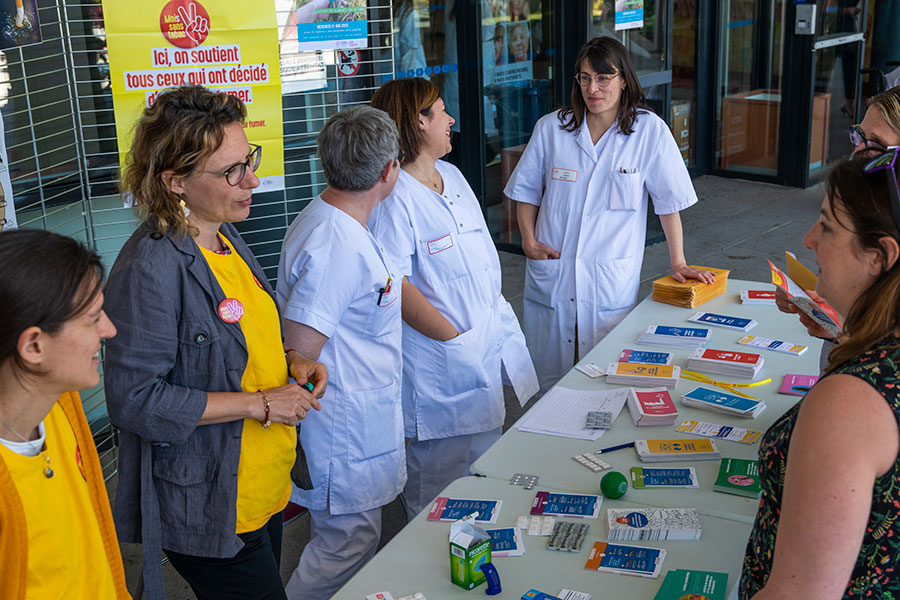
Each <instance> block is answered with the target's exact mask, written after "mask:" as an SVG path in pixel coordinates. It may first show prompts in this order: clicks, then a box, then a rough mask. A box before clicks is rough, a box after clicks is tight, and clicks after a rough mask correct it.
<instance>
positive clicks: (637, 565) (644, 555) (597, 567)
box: [584, 542, 666, 579]
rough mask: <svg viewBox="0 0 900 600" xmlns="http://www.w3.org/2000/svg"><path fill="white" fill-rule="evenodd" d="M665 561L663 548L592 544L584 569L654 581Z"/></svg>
mask: <svg viewBox="0 0 900 600" xmlns="http://www.w3.org/2000/svg"><path fill="white" fill-rule="evenodd" d="M665 559H666V551H665V550H664V549H663V548H649V547H647V546H629V545H626V544H613V543H611V542H594V547H593V548H591V554H590V556H588V560H587V562H586V563H585V565H584V568H585V569H588V570H589V571H601V572H606V573H618V574H620V575H637V576H638V577H651V578H653V579H655V578H657V577H659V573H660V571H661V570H662V566H663V561H664V560H665Z"/></svg>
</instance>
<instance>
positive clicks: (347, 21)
mask: <svg viewBox="0 0 900 600" xmlns="http://www.w3.org/2000/svg"><path fill="white" fill-rule="evenodd" d="M296 2H297V12H296V19H297V45H298V47H299V49H300V51H301V52H307V51H310V50H342V49H344V48H367V47H368V42H369V35H368V29H369V23H368V21H367V20H366V0H296Z"/></svg>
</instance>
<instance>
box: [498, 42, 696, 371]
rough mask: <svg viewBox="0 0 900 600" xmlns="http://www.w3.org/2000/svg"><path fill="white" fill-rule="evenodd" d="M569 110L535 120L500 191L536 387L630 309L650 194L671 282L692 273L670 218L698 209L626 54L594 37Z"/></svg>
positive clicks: (581, 56) (676, 222)
mask: <svg viewBox="0 0 900 600" xmlns="http://www.w3.org/2000/svg"><path fill="white" fill-rule="evenodd" d="M575 68H576V71H577V74H576V76H575V82H574V84H573V87H572V98H571V101H572V105H571V106H568V107H566V108H563V109H562V110H559V111H556V112H554V113H551V114H548V115H545V116H544V117H542V118H541V119H540V120H539V121H538V123H537V125H535V128H534V133H533V134H532V137H531V140H530V141H529V142H528V146H527V148H526V149H525V152H524V153H523V154H522V158H521V160H520V161H519V163H518V165H517V166H516V169H515V171H514V172H513V174H512V176H511V177H510V179H509V182H508V183H507V185H506V188H505V189H504V191H503V193H504V194H505V195H506V196H507V197H508V198H510V199H512V200H514V201H516V202H517V203H518V205H517V216H518V221H519V229H520V230H521V232H522V248H523V249H524V251H525V256H526V257H527V258H528V260H527V263H526V274H525V315H524V328H525V337H526V339H527V340H528V347H529V349H531V354H532V358H533V359H534V364H535V367H536V368H537V370H538V377H539V379H540V384H541V387H542V388H547V387H549V386H551V385H553V384H554V383H556V381H557V380H558V379H559V378H560V377H562V375H563V374H565V373H566V371H568V370H569V369H570V368H571V367H572V365H573V364H574V363H575V362H576V361H577V360H578V359H579V358H580V357H583V356H584V355H585V354H587V352H588V351H590V349H591V348H593V347H594V345H596V344H597V342H599V341H600V340H601V339H603V337H604V336H605V335H606V334H607V333H609V331H610V330H611V329H612V328H613V327H614V326H615V325H616V324H617V323H618V322H619V321H621V320H622V319H623V318H624V317H625V315H626V314H628V312H629V311H630V310H631V309H632V307H633V306H634V304H635V301H636V299H637V291H638V284H639V283H640V272H641V262H642V260H643V253H644V239H645V236H646V223H647V207H648V197H652V198H653V208H654V210H655V212H656V214H657V215H659V219H660V222H661V223H662V227H663V231H664V232H665V235H666V241H667V242H668V247H669V260H670V262H671V267H672V276H673V277H675V279H677V280H679V281H684V280H685V278H694V279H699V280H701V281H705V282H708V283H711V282H712V281H713V275H712V274H711V273H709V272H707V271H699V270H696V269H692V268H690V267H688V265H687V262H686V261H685V259H684V251H683V246H682V230H681V217H680V216H679V214H678V211H680V210H683V209H685V208H687V207H689V206H691V205H692V204H694V203H695V202H696V201H697V195H696V194H695V193H694V188H693V186H692V184H691V179H690V176H689V175H688V172H687V169H686V168H685V165H684V161H683V160H682V158H681V154H680V153H679V151H678V147H677V145H676V143H675V140H674V138H673V137H672V134H671V133H670V132H669V128H668V126H667V125H666V124H665V122H664V121H663V120H662V119H660V118H659V117H657V116H656V115H655V114H653V113H652V112H650V111H649V110H648V109H646V108H645V107H644V94H643V91H642V90H641V87H640V84H639V83H638V79H637V75H636V74H635V72H634V68H633V67H632V65H631V59H630V57H629V56H628V52H627V51H626V50H625V47H624V46H623V45H622V44H621V43H619V42H618V41H616V40H615V39H613V38H610V37H600V38H594V39H592V40H591V41H589V42H588V43H587V44H586V45H585V46H584V47H583V48H582V49H581V51H580V52H579V53H578V57H577V59H576V61H575Z"/></svg>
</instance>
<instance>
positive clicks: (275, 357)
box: [106, 86, 327, 600]
mask: <svg viewBox="0 0 900 600" xmlns="http://www.w3.org/2000/svg"><path fill="white" fill-rule="evenodd" d="M245 117H246V110H245V108H244V105H243V103H242V102H241V101H240V100H238V99H237V98H235V97H233V96H229V95H227V94H224V93H214V92H211V91H209V90H206V89H204V88H202V87H199V86H185V87H180V88H176V89H174V90H171V91H167V92H165V93H163V94H160V95H159V97H158V98H157V99H156V102H155V103H154V104H153V105H152V106H151V107H149V108H147V109H146V110H145V111H144V114H143V117H142V118H141V120H140V121H139V122H138V124H137V127H136V130H135V135H134V143H133V144H132V147H131V150H130V151H129V153H128V157H127V159H126V162H125V166H124V169H123V173H122V184H121V187H122V191H123V192H127V193H130V194H131V196H132V197H133V198H134V202H135V204H136V206H137V209H138V211H139V214H140V215H141V216H142V217H143V219H144V222H143V223H142V224H141V225H140V226H139V227H138V229H137V231H135V232H134V234H133V235H132V236H131V238H130V239H129V240H128V241H127V242H126V243H125V245H124V246H123V248H122V250H121V252H120V253H119V256H118V258H117V259H116V262H115V265H113V268H112V271H111V273H110V276H109V282H108V284H107V290H106V298H107V307H108V312H109V316H110V318H111V319H112V321H113V323H115V324H116V326H117V327H118V329H119V336H118V337H117V338H114V343H110V344H108V346H107V353H106V401H107V404H108V406H109V414H110V418H111V419H112V421H113V423H115V424H116V425H117V426H118V427H119V428H121V438H120V450H119V485H118V491H117V493H116V502H115V509H114V517H115V519H116V523H117V527H118V531H119V534H120V537H121V539H122V540H124V541H128V542H142V543H143V545H144V549H143V550H144V560H143V563H144V573H145V575H146V584H147V595H148V597H150V598H161V597H164V592H163V589H162V586H163V582H162V577H161V570H160V560H161V557H162V552H163V551H164V552H165V554H166V556H168V558H169V560H170V561H171V563H172V565H173V566H174V567H175V569H176V570H177V571H178V572H179V574H181V575H182V577H184V579H185V580H186V581H187V582H188V584H189V585H190V586H191V588H192V589H193V591H194V593H195V594H196V595H197V597H198V598H201V599H202V598H215V599H217V600H219V599H223V598H284V597H285V595H284V589H283V587H282V583H281V576H280V574H279V561H280V556H281V527H282V511H283V510H284V507H285V506H286V505H287V502H288V499H289V498H290V495H291V469H292V467H293V466H294V464H295V460H297V430H296V429H295V425H296V424H297V422H298V421H299V420H300V419H303V418H304V417H305V416H306V413H307V411H309V410H310V409H315V410H319V409H320V405H319V402H318V399H317V398H318V397H321V395H322V394H323V393H324V390H325V386H326V383H327V373H326V370H325V367H324V365H322V364H321V363H318V362H315V361H312V360H307V359H305V358H304V357H303V356H301V355H300V354H299V353H298V352H296V351H295V350H292V349H290V348H285V347H284V344H283V341H282V339H283V336H282V330H281V319H280V317H279V314H278V308H277V306H276V304H275V300H274V297H273V292H272V288H271V287H270V286H269V282H268V281H267V279H266V276H265V274H264V273H263V270H262V268H261V267H260V265H259V263H258V262H257V261H256V259H255V258H254V256H253V253H252V252H251V251H250V249H249V248H248V247H247V244H245V243H244V241H243V240H242V239H241V236H240V235H239V234H238V232H237V229H235V227H234V225H232V223H236V222H239V221H243V220H244V219H246V218H247V217H248V216H249V214H250V205H251V203H252V196H253V190H254V188H256V187H257V186H258V185H259V178H258V177H257V176H256V174H255V171H256V169H257V167H258V166H259V164H260V158H261V151H262V149H261V148H260V147H259V146H256V145H254V144H250V143H249V142H248V141H247V137H246V135H244V128H243V122H244V119H245ZM289 376H292V377H294V379H295V380H296V384H289V382H288V377H289ZM307 382H310V383H313V384H315V386H314V387H312V386H310V387H312V390H311V391H310V390H308V389H307V388H306V387H301V384H306V383H307Z"/></svg>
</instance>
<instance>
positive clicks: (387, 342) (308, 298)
mask: <svg viewBox="0 0 900 600" xmlns="http://www.w3.org/2000/svg"><path fill="white" fill-rule="evenodd" d="M389 265H390V262H389V261H388V260H387V259H386V258H385V256H384V252H383V251H382V250H381V247H380V246H379V244H378V242H376V241H375V238H373V237H372V235H371V234H369V233H368V232H367V231H366V229H365V228H364V227H363V226H362V225H360V223H359V222H357V221H356V220H355V219H354V218H353V217H351V216H350V215H348V214H347V213H345V212H344V211H342V210H339V209H337V208H335V207H333V206H331V205H330V204H328V203H326V202H324V201H323V200H322V199H321V197H317V198H315V199H314V200H313V201H312V202H310V203H309V205H308V206H307V207H306V208H305V209H303V211H302V212H301V213H300V214H299V215H297V218H296V219H294V222H293V223H292V224H291V226H290V228H289V229H288V232H287V235H286V236H285V239H284V246H283V247H282V250H281V260H280V261H279V264H278V285H277V287H276V297H277V300H278V306H279V308H280V309H281V314H282V316H283V318H285V319H289V320H291V321H295V322H297V323H303V324H305V325H308V326H309V327H312V328H313V329H315V330H316V331H318V332H320V333H322V334H323V335H325V336H327V337H328V341H327V342H325V345H324V347H323V348H322V352H321V354H320V356H319V360H320V361H321V362H322V363H324V364H325V366H327V367H328V389H327V390H326V392H325V396H324V397H323V398H322V400H321V403H322V410H321V412H316V411H309V413H307V415H306V418H305V419H304V420H303V421H302V427H301V429H300V434H301V438H302V440H303V447H304V449H305V450H306V454H307V462H308V464H309V470H310V476H311V478H312V483H313V486H314V487H313V489H312V490H299V491H297V492H296V493H295V496H296V497H297V498H298V499H299V501H300V502H301V503H302V504H303V506H306V507H307V508H310V509H315V510H326V509H327V510H330V512H331V513H332V514H347V513H356V512H362V511H366V510H370V509H372V508H375V507H378V506H382V505H384V504H387V503H388V502H390V501H391V500H393V499H394V498H395V497H396V496H397V495H398V494H399V493H400V491H401V490H402V489H403V485H404V484H405V483H406V465H405V463H406V457H405V453H404V448H403V426H402V423H403V417H402V413H401V404H400V377H401V375H400V374H401V360H402V359H401V352H400V344H401V335H402V334H401V330H400V324H401V316H400V285H399V280H398V273H396V272H395V271H394V270H393V269H392V268H391V267H390V266H389ZM388 277H391V278H392V285H391V287H390V291H389V292H387V293H385V294H383V295H382V297H381V302H380V304H379V303H378V298H379V296H380V295H381V293H380V290H381V289H382V288H383V287H384V286H385V283H387V279H388Z"/></svg>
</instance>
